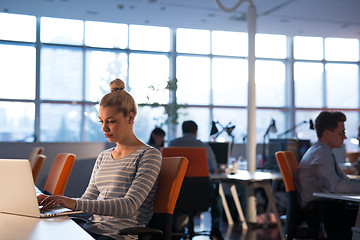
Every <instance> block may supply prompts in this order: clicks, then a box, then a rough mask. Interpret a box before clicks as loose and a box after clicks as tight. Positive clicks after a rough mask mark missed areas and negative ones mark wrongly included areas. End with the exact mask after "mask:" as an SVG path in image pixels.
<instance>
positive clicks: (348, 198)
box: [313, 193, 360, 240]
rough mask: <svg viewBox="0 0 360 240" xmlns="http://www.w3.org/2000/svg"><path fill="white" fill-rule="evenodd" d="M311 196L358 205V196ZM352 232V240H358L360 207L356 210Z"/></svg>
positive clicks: (324, 194) (327, 194)
mask: <svg viewBox="0 0 360 240" xmlns="http://www.w3.org/2000/svg"><path fill="white" fill-rule="evenodd" d="M313 195H314V196H315V197H321V198H328V199H337V200H343V201H350V202H358V203H359V204H360V194H336V193H313ZM352 230H353V236H352V239H353V240H359V239H360V207H359V209H358V213H357V217H356V222H355V224H354V227H353V228H352Z"/></svg>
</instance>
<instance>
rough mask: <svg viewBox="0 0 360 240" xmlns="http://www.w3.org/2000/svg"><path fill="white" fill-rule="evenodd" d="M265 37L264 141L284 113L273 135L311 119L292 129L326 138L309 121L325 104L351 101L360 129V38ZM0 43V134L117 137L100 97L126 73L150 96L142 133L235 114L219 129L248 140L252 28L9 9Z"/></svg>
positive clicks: (227, 137)
mask: <svg viewBox="0 0 360 240" xmlns="http://www.w3.org/2000/svg"><path fill="white" fill-rule="evenodd" d="M37 20H38V21H37ZM37 23H38V24H39V25H38V26H37ZM37 27H40V29H41V31H39V32H40V36H37V35H36V33H37V31H38V30H40V29H37ZM255 39H256V43H255V44H256V46H255V49H256V68H255V70H256V73H255V82H256V105H257V112H256V134H257V136H256V139H257V142H258V143H262V142H263V140H264V134H265V131H266V129H267V128H268V126H269V124H270V123H271V121H272V120H275V122H276V127H277V133H270V135H269V136H267V137H269V138H277V137H278V136H279V134H280V133H282V132H285V131H286V130H288V129H290V128H293V127H294V126H298V125H299V126H298V127H297V128H296V131H295V132H296V135H295V136H294V135H293V133H292V132H289V133H288V134H286V135H284V136H282V137H299V138H302V139H311V140H312V141H315V140H316V134H315V132H314V131H313V130H311V129H309V122H310V121H314V120H315V117H316V116H317V115H318V114H319V112H320V111H321V110H322V109H330V110H341V111H344V112H345V114H346V115H347V117H348V120H347V122H346V128H347V136H348V137H349V139H350V138H352V137H355V136H357V127H358V124H359V113H358V109H359V108H360V96H359V87H360V86H359V74H360V73H359V40H358V39H340V38H320V37H306V36H295V37H286V36H284V35H271V34H261V33H259V34H256V37H255ZM289 50H293V51H289ZM0 53H1V54H0V81H1V88H0V122H1V124H0V141H34V140H36V141H50V142H53V141H56V142H59V141H67V142H68V141H69V142H74V141H106V139H105V137H104V136H103V134H102V131H101V129H100V124H99V121H98V110H99V106H98V102H99V100H100V99H101V97H102V96H103V95H104V94H105V93H107V92H108V91H109V86H108V84H109V82H110V81H111V80H113V79H114V78H121V79H123V80H124V82H125V83H126V90H127V91H128V92H130V93H131V94H132V95H133V96H134V98H135V100H136V102H137V103H138V104H139V111H138V112H139V113H138V116H137V119H136V122H135V125H134V129H135V133H136V135H137V136H138V137H139V138H140V139H141V140H142V141H144V142H147V141H148V137H149V135H150V132H151V130H152V129H153V128H154V127H155V126H161V127H163V128H164V129H165V130H166V131H167V132H168V131H170V130H171V131H172V129H175V131H172V132H171V134H167V137H169V136H171V137H177V136H179V135H181V123H182V121H184V120H189V119H192V120H194V121H196V122H197V124H198V126H199V133H198V137H199V138H200V139H201V140H203V141H208V140H210V136H209V135H210V128H211V122H212V121H215V122H218V125H219V126H223V127H226V126H235V128H234V131H233V132H232V133H231V134H227V133H226V132H225V131H223V132H222V133H221V134H220V135H219V136H218V139H217V140H222V141H234V142H236V143H244V142H246V137H247V136H246V134H247V101H248V91H247V90H248V61H247V55H248V35H247V33H244V32H228V31H210V30H201V29H184V28H179V29H170V28H167V27H160V26H156V27H155V26H141V25H128V24H126V23H105V22H95V21H82V20H70V19H60V18H49V17H40V18H39V19H37V18H36V17H34V16H27V15H17V14H5V13H1V14H0ZM292 71H293V72H292ZM171 109H173V110H174V109H175V110H177V113H178V117H177V118H175V119H174V116H175V115H174V114H173V112H172V111H171ZM169 114H170V118H171V120H172V121H173V122H171V123H169V121H168V120H169ZM174 121H177V122H178V125H177V126H175V127H172V125H171V124H173V123H174ZM302 123H303V124H302ZM305 123H306V124H305ZM168 126H171V128H168ZM220 130H221V129H220ZM167 140H170V139H167ZM346 144H347V149H350V150H351V149H353V148H355V147H356V148H357V146H353V145H350V144H351V143H350V140H347V141H346Z"/></svg>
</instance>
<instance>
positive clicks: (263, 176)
mask: <svg viewBox="0 0 360 240" xmlns="http://www.w3.org/2000/svg"><path fill="white" fill-rule="evenodd" d="M210 178H211V180H213V181H218V182H219V194H220V196H221V200H222V204H223V207H224V211H225V214H226V217H227V220H228V223H229V224H230V225H231V224H234V222H233V219H232V217H231V213H230V210H229V206H228V204H227V201H226V197H225V194H224V188H223V184H224V183H226V184H228V185H229V186H230V192H231V195H232V197H233V199H234V202H235V206H236V209H237V212H238V214H239V218H240V221H241V224H242V228H243V229H247V228H248V226H247V223H246V220H245V217H244V213H243V211H242V207H241V204H240V201H239V196H238V193H237V190H236V186H235V185H236V184H240V185H245V186H248V187H250V188H262V189H264V191H265V194H266V198H267V199H268V202H269V203H268V204H269V208H268V210H270V209H271V210H272V211H273V213H274V215H275V218H276V224H277V227H278V230H279V234H280V237H281V239H282V240H285V235H284V231H283V228H282V224H281V221H280V217H279V213H278V210H277V207H276V203H275V199H274V194H273V190H272V188H271V184H272V182H273V181H278V180H282V176H281V173H278V172H275V173H272V172H262V171H256V172H253V173H252V172H249V171H247V170H238V171H237V172H236V173H235V174H225V173H219V174H211V175H210ZM268 212H269V211H267V213H268ZM265 224H266V223H265Z"/></svg>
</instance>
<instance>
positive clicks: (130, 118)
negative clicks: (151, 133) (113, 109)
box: [128, 112, 135, 124]
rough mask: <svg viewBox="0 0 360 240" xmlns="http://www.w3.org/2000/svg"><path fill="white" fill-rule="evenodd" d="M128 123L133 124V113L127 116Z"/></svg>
mask: <svg viewBox="0 0 360 240" xmlns="http://www.w3.org/2000/svg"><path fill="white" fill-rule="evenodd" d="M128 119H129V120H128V123H129V124H132V123H134V120H135V114H134V113H133V112H130V113H129V114H128Z"/></svg>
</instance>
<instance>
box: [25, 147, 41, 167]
mask: <svg viewBox="0 0 360 240" xmlns="http://www.w3.org/2000/svg"><path fill="white" fill-rule="evenodd" d="M43 152H44V148H43V147H34V148H33V149H32V150H31V152H30V155H29V158H28V159H29V161H30V166H31V169H33V168H34V164H35V158H36V156H37V155H38V154H42V153H43Z"/></svg>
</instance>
